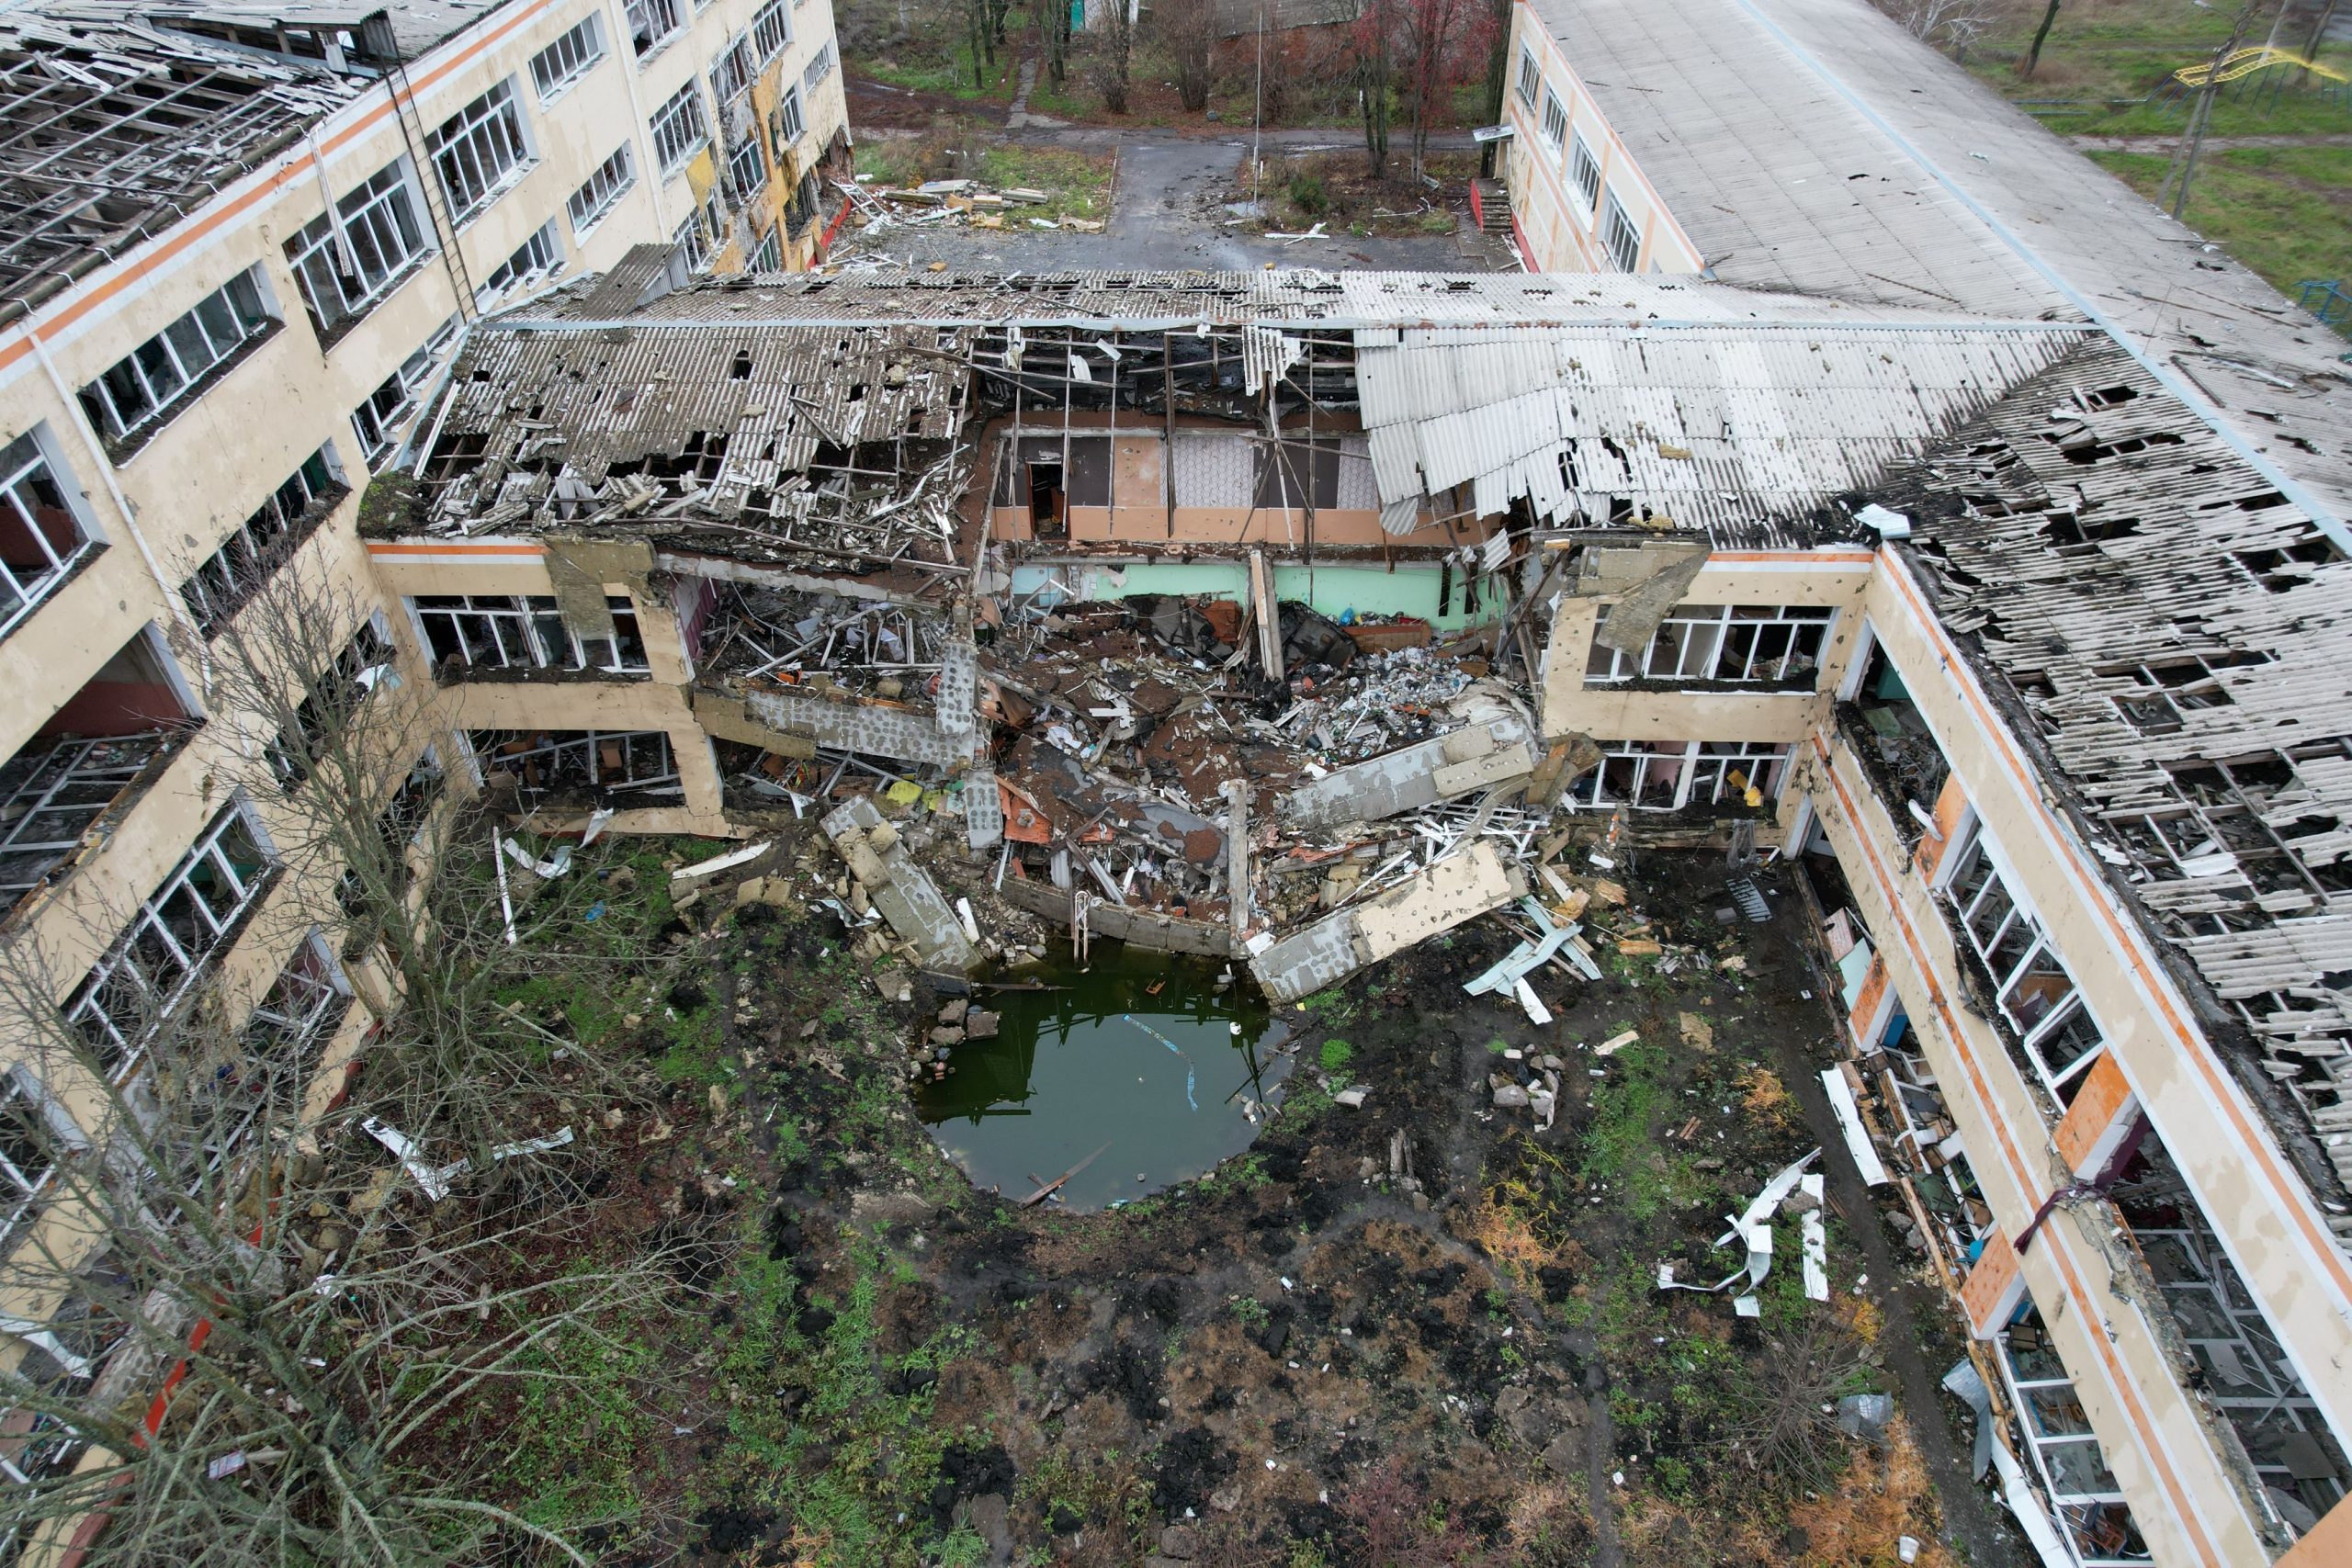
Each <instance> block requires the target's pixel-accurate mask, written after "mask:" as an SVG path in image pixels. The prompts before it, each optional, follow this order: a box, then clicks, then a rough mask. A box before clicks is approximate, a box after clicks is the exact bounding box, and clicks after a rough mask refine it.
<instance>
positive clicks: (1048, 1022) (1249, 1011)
mask: <svg viewBox="0 0 2352 1568" xmlns="http://www.w3.org/2000/svg"><path fill="white" fill-rule="evenodd" d="M1221 980H1223V981H1224V983H1222V984H1220V981H1221ZM975 995H976V998H978V999H977V1000H976V1003H975V1005H977V1006H980V1007H985V1008H988V1009H990V1010H993V1011H994V1012H996V1014H997V1018H998V1024H997V1032H996V1034H995V1036H994V1037H993V1038H990V1039H986V1040H971V1041H967V1042H966V1043H963V1044H960V1045H957V1046H956V1047H954V1048H953V1050H952V1051H951V1052H950V1054H949V1056H948V1060H949V1062H950V1064H951V1065H952V1066H953V1068H954V1070H953V1071H952V1072H950V1073H949V1074H947V1075H946V1076H945V1077H935V1078H926V1079H924V1080H922V1082H921V1083H920V1084H919V1085H918V1086H917V1088H916V1090H915V1104H916V1109H917V1110H918V1111H920V1112H921V1114H922V1119H923V1121H924V1122H925V1123H926V1124H928V1125H929V1126H930V1128H931V1131H932V1135H933V1137H934V1138H936V1139H937V1140H938V1142H939V1145H940V1147H941V1148H942V1149H944V1150H945V1151H946V1153H947V1155H948V1157H950V1158H951V1159H953V1160H955V1161H956V1164H958V1165H959V1166H961V1167H963V1168H964V1170H965V1173H966V1174H967V1175H968V1176H969V1177H970V1178H971V1179H972V1181H973V1183H974V1184H975V1185H977V1186H979V1187H983V1188H993V1189H995V1190H998V1191H1000V1192H1001V1193H1003V1194H1004V1195H1005V1196H1006V1197H1007V1198H1010V1199H1013V1200H1016V1201H1018V1200H1020V1199H1022V1198H1025V1197H1027V1196H1029V1195H1030V1194H1031V1193H1033V1192H1035V1191H1036V1190H1038V1189H1039V1188H1041V1187H1044V1186H1046V1185H1047V1184H1048V1183H1051V1182H1054V1181H1056V1180H1057V1179H1059V1180H1061V1185H1060V1186H1059V1187H1058V1188H1057V1190H1055V1192H1054V1194H1053V1196H1052V1199H1051V1200H1050V1201H1053V1202H1056V1203H1058V1204H1060V1205H1062V1206H1064V1207H1066V1208H1069V1209H1075V1210H1093V1209H1101V1208H1104V1207H1106V1206H1108V1205H1110V1204H1112V1203H1114V1202H1118V1201H1124V1200H1132V1199H1136V1198H1140V1197H1143V1196H1145V1195H1146V1194H1148V1193H1151V1192H1157V1191H1159V1190H1160V1189H1162V1188H1165V1187H1169V1186H1172V1185H1174V1184H1176V1183H1178V1182H1182V1181H1188V1180H1191V1179H1193V1178H1194V1177H1197V1176H1200V1175H1202V1174H1204V1173H1205V1172H1206V1171H1207V1170H1208V1169H1209V1168H1211V1167H1212V1166H1215V1165H1216V1163H1217V1162H1218V1161H1219V1160H1222V1159H1225V1158H1227V1157H1228V1156H1233V1155H1237V1154H1239V1153H1240V1152H1241V1151H1242V1150H1244V1149H1246V1148H1248V1147H1249V1146H1250V1142H1251V1140H1252V1139H1254V1138H1255V1137H1256V1136H1257V1135H1258V1130H1259V1128H1260V1127H1261V1126H1263V1125H1264V1122H1265V1119H1266V1116H1267V1115H1268V1113H1269V1112H1268V1108H1267V1106H1266V1103H1265V1101H1266V1098H1267V1096H1268V1095H1269V1094H1270V1093H1272V1091H1273V1090H1274V1089H1275V1087H1276V1086H1277V1085H1278V1084H1280V1083H1281V1082H1282V1080H1283V1078H1284V1077H1287V1076H1288V1074H1289V1072H1290V1069H1291V1064H1292V1058H1291V1056H1290V1055H1289V1054H1288V1053H1286V1052H1285V1051H1283V1049H1281V1046H1282V1044H1283V1040H1284V1037H1285V1036H1286V1034H1287V1033H1288V1030H1287V1028H1286V1026H1284V1025H1283V1024H1281V1023H1279V1022H1276V1021H1274V1019H1273V1016H1272V1011H1271V1010H1270V1009H1269V1007H1268V1005H1267V1003H1266V1000H1265V998H1264V997H1263V996H1262V995H1261V994H1260V993H1259V991H1258V990H1257V988H1256V987H1254V986H1252V985H1250V982H1249V981H1248V980H1247V979H1246V978H1231V979H1227V978H1226V977H1225V976H1223V975H1222V974H1221V971H1220V968H1219V966H1217V965H1216V964H1205V963H1202V962H1199V961H1196V960H1187V959H1182V958H1178V957H1174V956H1171V955H1170V954H1168V953H1154V952H1150V951H1148V950H1147V949H1143V948H1136V947H1128V946H1125V945H1123V944H1119V943H1114V942H1097V943H1096V944H1095V945H1094V948H1093V951H1092V953H1091V958H1090V960H1089V962H1088V964H1086V965H1085V966H1083V967H1081V966H1080V965H1078V964H1074V963H1071V962H1069V960H1068V956H1067V953H1066V952H1065V953H1064V955H1063V961H1062V962H1060V963H1058V964H1049V965H1046V966H1045V967H1042V968H1035V969H1029V970H1024V971H1023V972H1022V973H1021V976H1020V977H1019V979H1017V980H1015V981H1012V982H1010V983H1009V984H1006V985H1003V986H1000V987H985V988H982V989H980V990H978V991H977V992H976V993H975ZM1065 1177H1066V1178H1067V1179H1064V1178H1065Z"/></svg>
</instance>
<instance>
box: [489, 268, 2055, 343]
mask: <svg viewBox="0 0 2352 1568" xmlns="http://www.w3.org/2000/svg"><path fill="white" fill-rule="evenodd" d="M641 250H642V248H640V251H639V252H631V253H630V254H629V256H628V258H625V259H624V261H623V262H622V263H621V264H620V265H618V266H616V268H615V269H614V276H620V275H621V274H622V272H623V270H624V269H629V270H630V271H631V272H632V273H634V272H636V271H637V270H639V268H640V259H639V258H640V254H641ZM613 303H614V300H613V298H612V296H611V295H610V294H609V293H608V292H606V293H600V291H599V288H598V285H597V281H596V280H594V279H588V280H584V281H582V282H581V283H577V284H574V285H572V286H571V288H566V289H563V290H560V291H558V292H557V293H555V294H553V295H550V296H548V298H547V299H543V300H540V301H537V302H535V303H534V304H532V305H531V306H528V307H526V309H525V310H522V311H517V312H515V313H514V314H512V315H509V316H505V317H500V318H493V321H494V322H495V323H497V324H500V325H504V326H508V327H513V328H524V327H534V326H556V325H569V326H571V327H573V328H575V329H576V328H578V327H580V326H582V325H585V324H591V323H593V322H595V321H599V320H601V319H604V318H605V316H606V314H607V312H609V311H610V309H611V306H612V305H613ZM867 321H929V322H933V323H935V324H939V325H951V324H957V323H973V324H978V323H989V324H1001V323H1009V322H1018V323H1021V324H1023V325H1032V326H1047V325H1075V326H1088V325H1096V326H1101V327H1103V328H1105V329H1106V330H1107V329H1110V328H1114V327H1119V328H1127V329H1133V330H1147V329H1148V330H1158V329H1159V328H1162V327H1178V328H1182V327H1186V326H1191V325H1194V324H1201V325H1208V326H1232V325H1238V324H1244V323H1251V322H1265V323H1283V322H1297V323H1300V324H1310V323H1311V324H1321V325H1326V326H1332V327H1354V328H1365V327H1397V326H1411V325H1419V324H1426V323H1434V322H1459V323H1462V324H1464V325H1473V324H1477V323H1482V322H1483V323H1489V324H1493V325H1497V326H1519V327H1524V326H1539V325H1545V324H1573V325H1611V326H1617V327H1623V326H1626V325H1630V324H1633V323H1635V322H1645V321H1646V322H1652V323H1667V322H1676V321H1709V322H1730V321H1795V322H1817V323H1821V324H1825V325H1826V324H1831V323H1838V322H1850V323H1861V322H1872V321H1875V322H1891V321H1899V322H1902V323H1905V324H1910V325H1928V324H1930V323H1935V322H1943V323H1947V324H1952V323H1962V322H1965V323H1968V324H1969V325H1971V326H1981V325H1983V324H1984V323H1983V322H1982V321H1980V320H1979V319H1978V318H1976V317H1973V316H1970V315H1965V314H1962V313H1960V312H1957V311H1951V310H1943V311H1938V310H1905V309H1899V308H1896V309H1890V308H1887V307H1883V306H1876V305H1855V304H1849V303H1847V302H1844V301H1841V300H1836V299H1815V298H1807V297H1804V296H1802V295H1795V294H1770V293H1764V292H1761V291H1758V290H1756V289H1750V288H1726V287H1724V286H1721V285H1717V284H1711V283H1706V282H1702V281H1701V280H1699V279H1696V278H1681V279H1677V278H1670V277H1666V276H1646V277H1631V276H1622V275H1617V274H1603V273H1464V274H1455V273H1419V272H1325V271H1321V270H1319V269H1317V268H1313V267H1285V268H1276V269H1274V270H1272V271H1262V270H1261V271H1258V272H1112V271H1083V272H1079V271H1073V272H1038V273H1020V274H1013V275H1010V276H1001V275H996V274H987V273H968V272H953V271H950V272H936V273H933V272H907V271H899V270H888V271H876V272H873V273H865V274H858V275H854V276H816V275H809V274H797V275H791V276H779V275H776V274H773V273H770V274H763V275H760V276H756V277H748V276H747V277H741V278H715V279H706V280H702V281H698V282H696V283H695V284H692V285H690V286H688V287H686V288H679V289H674V290H673V291H671V292H669V293H666V294H662V295H661V296H659V297H658V298H654V299H648V300H646V301H645V302H644V303H643V304H641V305H639V306H638V307H637V308H636V309H634V310H629V311H627V312H626V313H624V314H623V315H621V317H620V318H619V320H618V321H616V322H614V323H613V324H627V325H629V326H645V325H650V324H654V323H662V322H676V323H684V322H701V323H704V324H711V325H716V324H719V323H728V324H732V325H737V326H756V325H760V324H763V323H775V324H777V325H806V324H812V323H820V322H841V323H844V324H857V323H862V322H867ZM2028 324H2030V323H2028Z"/></svg>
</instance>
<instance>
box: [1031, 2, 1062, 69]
mask: <svg viewBox="0 0 2352 1568" xmlns="http://www.w3.org/2000/svg"><path fill="white" fill-rule="evenodd" d="M1030 16H1031V17H1032V18H1033V21H1034V25H1035V30H1036V35H1037V52H1038V53H1040V54H1042V55H1044V56H1045V57H1046V74H1048V75H1049V76H1051V77H1052V78H1053V80H1054V85H1055V86H1057V87H1058V86H1060V85H1062V84H1064V83H1065V82H1067V81H1069V0H1048V3H1047V4H1044V5H1038V6H1031V7H1030Z"/></svg>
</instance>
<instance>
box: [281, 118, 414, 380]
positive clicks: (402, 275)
mask: <svg viewBox="0 0 2352 1568" xmlns="http://www.w3.org/2000/svg"><path fill="white" fill-rule="evenodd" d="M334 206H335V209H334V214H332V215H330V214H328V213H324V212H322V213H320V214H319V215H318V216H317V217H316V218H313V219H311V220H310V221H309V222H308V223H306V224H304V225H303V226H302V228H301V230H300V231H299V232H297V233H296V234H295V236H294V237H293V238H292V239H290V240H288V241H287V242H286V261H287V265H288V266H290V267H292V268H293V270H294V283H295V287H296V288H297V289H298V290H299V291H300V294H301V296H302V303H303V304H304V306H306V307H307V308H308V309H309V310H310V312H311V324H312V325H314V326H315V327H317V329H318V331H319V335H320V336H321V337H322V338H324V337H330V336H332V335H334V333H337V332H338V331H339V330H340V329H342V328H344V327H345V326H346V325H347V324H348V323H350V322H352V321H357V320H359V319H360V318H361V317H363V316H365V315H366V314H367V313H368V311H370V310H374V309H375V308H376V307H377V305H379V304H380V303H381V302H382V301H383V299H384V298H385V297H386V296H387V295H389V294H390V293H391V291H392V290H393V289H394V288H398V287H399V286H400V285H401V282H403V281H404V280H405V279H406V278H407V277H408V276H409V274H410V273H412V272H413V271H415V270H416V268H417V267H418V266H419V265H422V264H423V263H424V260H425V259H426V258H427V257H429V256H430V255H432V254H433V249H434V246H433V231H432V229H431V228H430V226H428V225H427V224H426V223H425V221H424V215H423V213H422V211H421V210H420V209H419V208H418V205H417V203H416V200H415V186H414V185H413V183H412V181H411V178H410V169H409V162H408V159H407V158H406V157H405V156H403V157H399V158H395V159H393V160H392V161H391V162H390V163H389V164H385V165H384V166H383V167H382V168H380V169H379V170H377V171H376V172H375V173H374V174H372V175H368V178H367V179H365V180H363V181H361V182H360V183H359V185H358V186H356V188H355V189H353V190H351V191H350V192H349V193H347V194H346V195H345V196H344V197H342V198H340V199H339V200H337V201H336V203H335V204H334Z"/></svg>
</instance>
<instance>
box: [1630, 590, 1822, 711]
mask: <svg viewBox="0 0 2352 1568" xmlns="http://www.w3.org/2000/svg"><path fill="white" fill-rule="evenodd" d="M1608 623H1609V611H1608V609H1607V608H1606V607H1604V608H1603V609H1602V610H1601V612H1600V620H1599V622H1598V624H1596V625H1595V626H1594V627H1593V633H1594V637H1593V644H1592V652H1591V655H1590V657H1589V659H1588V660H1587V661H1586V664H1585V676H1584V682H1585V684H1586V685H1588V686H1601V685H1609V684H1611V683H1613V682H1620V681H1634V680H1648V681H1677V682H1689V683H1691V684H1712V683H1716V682H1726V683H1732V684H1739V685H1753V684H1758V683H1760V682H1768V681H1770V682H1778V681H1781V680H1782V679H1784V678H1785V677H1784V675H1783V673H1782V672H1781V671H1782V670H1785V668H1786V666H1787V665H1788V663H1789V662H1790V660H1794V659H1798V658H1807V659H1809V660H1810V663H1809V667H1810V668H1811V669H1813V670H1815V671H1819V669H1820V668H1821V660H1822V655H1823V653H1824V652H1826V649H1828V647H1829V638H1830V634H1831V632H1832V631H1833V630H1834V628H1835V627H1836V626H1837V624H1838V613H1837V611H1836V610H1835V609H1833V608H1829V607H1826V606H1822V605H1814V604H1677V605H1676V606H1675V607H1674V608H1673V609H1671V610H1668V612H1667V613H1666V615H1665V616H1664V617H1663V618H1661V619H1660V620H1659V622H1658V624H1657V630H1656V631H1654V632H1652V633H1651V634H1650V640H1649V645H1648V646H1647V647H1646V648H1645V649H1643V650H1642V652H1641V653H1640V654H1638V655H1634V654H1628V653H1626V652H1624V651H1623V649H1614V648H1611V647H1610V646H1609V645H1608V644H1606V643H1604V642H1602V641H1600V635H1599V634H1600V629H1601V627H1602V626H1607V625H1608ZM1773 628H1785V629H1786V630H1787V633H1788V635H1787V638H1786V649H1785V651H1784V652H1783V653H1782V654H1781V656H1780V657H1779V659H1777V660H1770V661H1769V663H1770V664H1776V665H1779V666H1781V670H1775V669H1771V668H1769V667H1766V666H1767V661H1764V660H1758V655H1757V649H1758V648H1759V647H1761V646H1762V645H1763V644H1764V643H1765V642H1766V641H1767V640H1768V638H1767V637H1766V636H1765V633H1766V632H1767V631H1768V630H1771V629H1773ZM1741 631H1750V632H1752V633H1753V634H1754V635H1753V636H1751V637H1748V638H1747V650H1746V651H1745V653H1739V654H1737V655H1736V656H1737V657H1738V659H1739V672H1738V673H1736V674H1731V675H1725V674H1723V673H1721V671H1722V669H1723V661H1724V657H1725V655H1726V653H1727V652H1735V653H1736V649H1733V648H1732V647H1731V644H1732V643H1733V642H1734V641H1735V640H1736V634H1737V633H1739V632H1741ZM1807 634H1813V635H1811V636H1808V635H1807ZM1807 642H1810V643H1811V644H1812V651H1811V653H1810V654H1809V655H1807V654H1805V653H1804V652H1802V651H1801V649H1802V648H1803V645H1804V644H1805V643H1807ZM1759 669H1760V671H1761V672H1759ZM1807 690H1810V688H1807Z"/></svg>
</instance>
